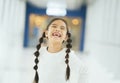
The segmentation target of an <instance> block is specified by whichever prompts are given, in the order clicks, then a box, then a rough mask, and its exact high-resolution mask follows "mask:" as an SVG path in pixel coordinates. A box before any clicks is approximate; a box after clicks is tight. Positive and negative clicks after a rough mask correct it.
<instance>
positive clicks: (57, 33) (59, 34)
mask: <svg viewBox="0 0 120 83" xmlns="http://www.w3.org/2000/svg"><path fill="white" fill-rule="evenodd" d="M66 34H67V26H66V24H65V23H64V22H63V21H62V20H56V21H53V22H52V23H51V24H50V26H49V27H48V30H47V31H46V35H47V36H48V40H49V41H52V42H61V43H62V42H63V41H64V40H66V39H67V35H66Z"/></svg>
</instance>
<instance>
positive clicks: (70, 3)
mask: <svg viewBox="0 0 120 83" xmlns="http://www.w3.org/2000/svg"><path fill="white" fill-rule="evenodd" d="M27 1H28V2H30V3H32V4H33V5H35V6H37V7H41V8H47V6H48V4H49V3H52V6H53V7H54V6H56V5H57V6H61V7H65V8H66V9H69V10H75V9H78V8H80V6H81V5H82V4H86V3H87V4H88V3H92V2H94V1H95V0H27Z"/></svg>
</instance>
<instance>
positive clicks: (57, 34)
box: [52, 32, 61, 37]
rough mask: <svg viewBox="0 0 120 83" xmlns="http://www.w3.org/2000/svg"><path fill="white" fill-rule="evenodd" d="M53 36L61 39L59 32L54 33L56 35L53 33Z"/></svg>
mask: <svg viewBox="0 0 120 83" xmlns="http://www.w3.org/2000/svg"><path fill="white" fill-rule="evenodd" d="M52 36H54V37H61V34H60V33H58V32H54V33H52Z"/></svg>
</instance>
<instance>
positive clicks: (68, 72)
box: [65, 32, 72, 80]
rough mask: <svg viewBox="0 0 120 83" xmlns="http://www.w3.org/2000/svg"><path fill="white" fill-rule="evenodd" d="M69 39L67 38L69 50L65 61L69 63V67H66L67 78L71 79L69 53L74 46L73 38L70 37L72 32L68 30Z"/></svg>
mask: <svg viewBox="0 0 120 83" xmlns="http://www.w3.org/2000/svg"><path fill="white" fill-rule="evenodd" d="M67 35H68V39H67V45H66V47H67V50H66V56H65V59H66V60H65V63H66V64H67V68H66V80H69V78H70V67H69V53H70V49H71V48H72V45H71V42H72V40H71V39H70V37H71V34H70V33H69V32H68V33H67Z"/></svg>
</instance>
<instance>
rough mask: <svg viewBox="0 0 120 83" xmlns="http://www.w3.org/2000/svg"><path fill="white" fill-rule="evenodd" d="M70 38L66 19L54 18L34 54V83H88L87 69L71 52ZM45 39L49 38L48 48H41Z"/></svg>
mask: <svg viewBox="0 0 120 83" xmlns="http://www.w3.org/2000/svg"><path fill="white" fill-rule="evenodd" d="M70 37H71V34H70V32H69V30H68V24H67V22H66V21H65V20H64V19H62V18H54V19H52V20H51V21H50V23H49V24H48V26H47V28H46V30H45V32H43V35H42V37H41V38H40V40H39V44H38V45H37V46H36V48H37V51H36V52H35V53H34V55H35V56H36V58H35V66H34V70H35V72H36V73H35V79H34V83H38V82H39V83H86V81H87V79H86V76H87V71H86V67H85V66H84V65H83V63H82V62H81V61H80V60H79V59H78V58H77V56H76V55H75V53H74V51H72V50H71V48H72V45H71V42H72V40H71V39H70ZM44 38H47V41H48V42H47V47H41V44H42V43H43V39H44ZM64 42H67V44H66V48H65V47H63V43H64ZM39 56H40V58H39V60H38V57H39ZM38 63H39V64H38ZM38 65H39V69H38ZM38 74H39V75H38Z"/></svg>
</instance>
